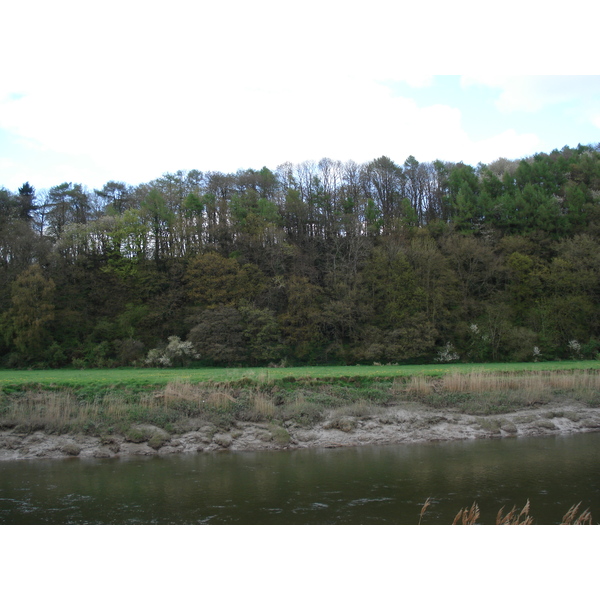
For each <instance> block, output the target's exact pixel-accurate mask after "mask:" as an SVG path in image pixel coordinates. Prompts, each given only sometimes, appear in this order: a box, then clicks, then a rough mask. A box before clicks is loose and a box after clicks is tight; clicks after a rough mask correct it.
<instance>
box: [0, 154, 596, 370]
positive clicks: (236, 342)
mask: <svg viewBox="0 0 600 600" xmlns="http://www.w3.org/2000/svg"><path fill="white" fill-rule="evenodd" d="M34 177H35V174H34V173H33V174H32V179H31V181H34ZM0 183H1V182H0ZM175 336H176V337H175ZM598 350H600V145H597V146H581V145H580V146H578V147H577V148H574V149H573V148H567V147H565V148H563V149H562V150H560V151H553V152H552V153H550V154H537V155H535V156H533V157H530V158H527V159H525V160H521V161H510V160H506V159H499V160H497V161H495V162H494V163H491V164H489V165H483V164H480V165H478V166H477V167H476V168H474V167H471V166H468V165H464V164H461V163H459V164H454V163H445V162H441V161H435V162H433V163H420V162H418V161H417V160H416V159H415V158H414V157H412V156H411V157H409V158H408V159H407V160H406V161H405V162H404V163H403V164H402V165H400V164H397V163H395V162H394V161H392V160H391V159H390V158H388V157H385V156H382V157H380V158H378V159H376V160H373V161H372V162H370V163H368V164H362V165H359V164H356V163H354V162H346V163H341V162H336V161H333V160H330V159H322V160H321V161H319V162H318V163H312V162H310V163H309V162H306V163H302V164H298V165H292V164H289V163H287V164H283V165H281V166H280V167H278V168H277V169H276V170H275V171H271V170H269V169H267V168H263V169H261V170H253V169H248V170H245V171H238V172H237V173H230V174H226V173H218V172H206V173H204V172H201V171H196V170H193V171H189V172H181V171H179V172H177V173H169V174H165V175H164V176H162V177H161V178H159V179H156V180H154V181H151V182H149V183H145V184H142V185H138V186H135V187H134V186H130V185H127V184H125V183H122V182H114V181H110V182H108V183H106V184H105V185H104V186H103V188H102V189H99V190H93V191H90V190H88V189H87V188H86V187H85V186H84V185H82V184H74V183H62V184H60V185H57V186H55V187H53V188H51V189H49V190H40V191H36V190H35V189H34V187H32V185H30V184H29V183H25V184H24V185H23V186H22V187H21V188H20V189H19V190H18V191H16V192H12V191H9V190H6V189H4V188H2V189H0V364H1V365H2V366H5V367H21V366H23V367H25V366H36V367H43V366H46V367H60V366H67V365H72V366H81V367H83V366H90V367H93V366H104V367H106V366H121V365H122V366H124V365H131V364H157V365H160V364H164V365H168V364H173V365H178V364H184V363H186V364H187V363H190V362H191V363H193V364H204V365H264V364H269V363H280V362H281V361H286V362H287V363H288V364H306V363H308V364H315V363H341V364H356V363H369V364H370V363H373V362H379V363H389V362H392V363H396V362H432V361H434V360H464V361H500V360H503V361H524V360H552V359H554V358H569V357H573V358H575V357H577V358H579V357H582V358H594V357H595V356H596V353H597V352H598Z"/></svg>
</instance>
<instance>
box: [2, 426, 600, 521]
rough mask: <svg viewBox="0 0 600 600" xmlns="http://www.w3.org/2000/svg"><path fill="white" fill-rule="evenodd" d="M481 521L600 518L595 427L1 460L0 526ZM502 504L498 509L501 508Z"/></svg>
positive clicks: (598, 439)
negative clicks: (460, 517)
mask: <svg viewBox="0 0 600 600" xmlns="http://www.w3.org/2000/svg"><path fill="white" fill-rule="evenodd" d="M427 498H430V502H431V506H430V507H429V508H428V510H427V512H426V513H425V515H424V517H423V523H424V524H450V523H451V522H452V520H453V518H454V516H455V515H456V513H457V511H458V510H459V509H460V508H462V507H467V506H470V505H471V504H472V503H473V502H474V501H476V502H477V503H478V505H479V508H480V510H481V518H480V521H479V522H480V523H481V524H488V523H493V522H494V521H495V518H496V514H497V512H498V509H499V508H500V507H502V506H505V509H510V508H512V507H513V505H517V506H518V507H519V508H520V507H522V506H523V505H524V504H525V502H526V501H527V500H528V499H529V500H530V502H531V515H532V517H533V518H534V522H535V523H536V524H555V523H560V521H561V519H562V516H563V514H564V513H565V512H566V511H567V510H568V509H569V508H570V507H571V506H572V505H573V504H576V503H578V502H582V508H589V509H590V511H591V513H592V515H593V517H594V523H596V522H597V521H598V518H599V517H600V435H598V434H596V433H590V434H578V435H562V436H551V437H539V438H509V439H506V438H505V439H493V440H474V441H464V442H444V443H429V444H412V445H405V446H369V447H352V448H336V449H319V450H296V451H280V452H237V453H236V452H221V453H202V454H194V455H177V456H169V457H161V458H156V457H155V458H128V459H78V458H73V459H64V460H35V461H24V460H21V461H6V462H3V463H0V523H2V524H238V525H241V524H248V525H249V524H262V525H267V524H290V525H291V524H372V525H375V524H387V525H391V524H410V525H414V524H417V523H418V521H419V512H420V509H421V506H422V505H423V503H424V502H425V500H426V499H427ZM505 512H506V510H505Z"/></svg>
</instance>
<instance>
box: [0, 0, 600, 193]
mask: <svg viewBox="0 0 600 600" xmlns="http://www.w3.org/2000/svg"><path fill="white" fill-rule="evenodd" d="M11 4H12V6H9V7H5V8H4V9H3V32H2V35H1V36H0V56H1V57H2V58H1V59H0V187H2V186H3V187H5V188H7V189H9V190H12V191H16V190H17V189H18V187H20V186H21V185H22V184H23V183H24V182H25V181H29V182H30V183H31V185H33V186H34V187H35V188H36V189H38V190H40V189H47V188H49V187H51V186H54V185H59V184H61V183H63V182H73V183H81V184H83V185H85V186H87V187H88V188H90V189H94V188H100V187H102V185H103V184H104V183H106V182H107V181H110V180H114V181H123V182H126V183H129V184H131V185H137V184H139V183H142V182H148V181H151V180H152V179H155V178H157V177H160V176H161V175H162V174H163V173H166V172H175V171H177V170H180V169H181V170H190V169H198V170H200V171H205V172H206V171H223V172H235V171H237V170H238V169H248V168H252V169H260V168H262V167H263V166H267V167H269V168H271V169H275V168H276V167H277V166H278V165H280V164H282V163H284V162H288V161H289V162H292V163H299V162H302V161H305V160H319V159H321V158H324V157H328V158H331V159H334V160H342V161H346V160H354V161H356V162H358V163H362V162H367V161H370V160H373V159H375V158H377V157H379V156H382V155H386V156H389V157H390V158H391V159H392V160H394V161H395V162H397V163H399V164H402V163H403V162H404V160H405V159H406V158H407V157H408V156H409V155H413V156H414V157H416V158H417V160H419V161H432V160H436V159H440V160H446V161H454V162H458V161H463V162H465V163H468V164H473V165H476V164H477V163H479V162H483V163H489V162H492V161H494V160H495V159H497V158H499V157H505V158H509V159H517V158H522V157H525V156H530V155H532V154H534V153H536V152H549V151H551V150H553V149H555V148H562V147H563V146H565V145H567V146H576V145H577V144H579V143H582V144H596V143H598V142H600V75H594V74H593V73H594V71H595V72H596V73H597V72H598V69H597V66H596V65H595V64H594V57H595V55H596V52H595V49H594V47H593V41H594V39H595V36H596V32H595V31H594V23H595V21H594V19H593V18H589V19H582V18H581V15H582V12H581V11H584V13H587V12H589V9H588V7H589V4H588V3H587V2H586V3H585V4H584V3H583V1H580V0H573V1H572V2H570V3H569V5H568V7H566V6H565V5H562V6H561V7H560V8H557V9H553V8H550V7H545V8H544V13H543V14H540V9H539V3H536V2H528V0H521V1H519V2H517V1H515V0H508V1H507V2H505V3H503V4H502V5H498V6H497V7H496V6H495V7H491V8H489V9H487V10H482V9H481V3H479V2H474V1H472V0H457V1H456V2H453V3H448V2H444V3H437V2H430V3H420V5H419V6H414V7H411V6H408V5H406V3H402V2H390V1H389V0H385V1H384V0H371V1H370V2H368V3H365V2H361V3H357V2H352V1H350V0H345V1H344V2H342V1H339V0H318V1H315V0H304V1H303V2H297V1H294V2H286V1H284V0H279V1H272V0H254V1H253V2H248V1H244V2H242V1H240V0H230V1H228V0H220V1H219V2H214V0H211V1H210V2H204V1H196V2H189V1H188V2H185V1H182V0H170V2H169V3H148V2H138V1H133V0H118V1H116V2H115V1H113V0H105V1H104V2H95V1H91V2H85V3H84V2H81V1H80V0H77V1H72V0H55V1H53V2H47V0H44V1H40V0H20V1H19V2H14V3H11ZM500 7H501V8H500ZM567 11H568V14H567ZM6 13H7V14H6ZM571 15H572V16H571ZM457 73H466V75H465V74H463V75H459V74H457ZM469 73H470V74H469ZM531 73H537V75H532V74H531Z"/></svg>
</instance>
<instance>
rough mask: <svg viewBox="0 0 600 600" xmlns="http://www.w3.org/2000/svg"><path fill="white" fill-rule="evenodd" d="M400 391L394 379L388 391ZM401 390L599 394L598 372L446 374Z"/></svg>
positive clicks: (419, 379) (415, 380) (413, 382)
mask: <svg viewBox="0 0 600 600" xmlns="http://www.w3.org/2000/svg"><path fill="white" fill-rule="evenodd" d="M401 389H402V384H401V383H400V382H399V380H397V379H396V380H395V381H394V383H393V386H392V390H393V391H401ZM403 389H404V391H405V392H409V393H414V394H417V395H420V396H427V395H429V394H432V393H434V392H437V391H439V392H448V393H457V392H458V393H485V392H506V391H512V390H518V391H519V392H526V393H528V394H529V395H530V396H532V397H535V396H537V395H538V394H542V393H546V392H548V391H551V390H600V372H599V371H578V372H557V371H548V372H530V373H523V374H521V373H485V372H473V373H448V374H447V375H444V377H442V378H438V379H433V378H431V377H425V376H423V375H417V376H414V377H412V378H411V379H410V381H409V382H408V383H407V384H406V385H404V386H403Z"/></svg>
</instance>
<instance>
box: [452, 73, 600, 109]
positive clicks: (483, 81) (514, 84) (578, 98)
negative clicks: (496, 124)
mask: <svg viewBox="0 0 600 600" xmlns="http://www.w3.org/2000/svg"><path fill="white" fill-rule="evenodd" d="M461 82H462V85H463V87H468V86H471V85H484V86H487V87H492V88H496V89H498V90H500V96H499V97H498V99H497V101H496V106H497V108H498V109H499V110H501V111H503V112H514V111H525V112H535V111H539V110H541V109H543V108H545V107H547V106H551V105H555V104H564V103H570V102H576V103H580V104H584V105H586V104H587V103H588V102H590V101H592V100H593V99H596V101H597V100H598V98H599V97H600V76H597V75H538V76H516V77H512V76H501V75H500V76H498V75H479V76H464V77H462V79H461Z"/></svg>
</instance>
